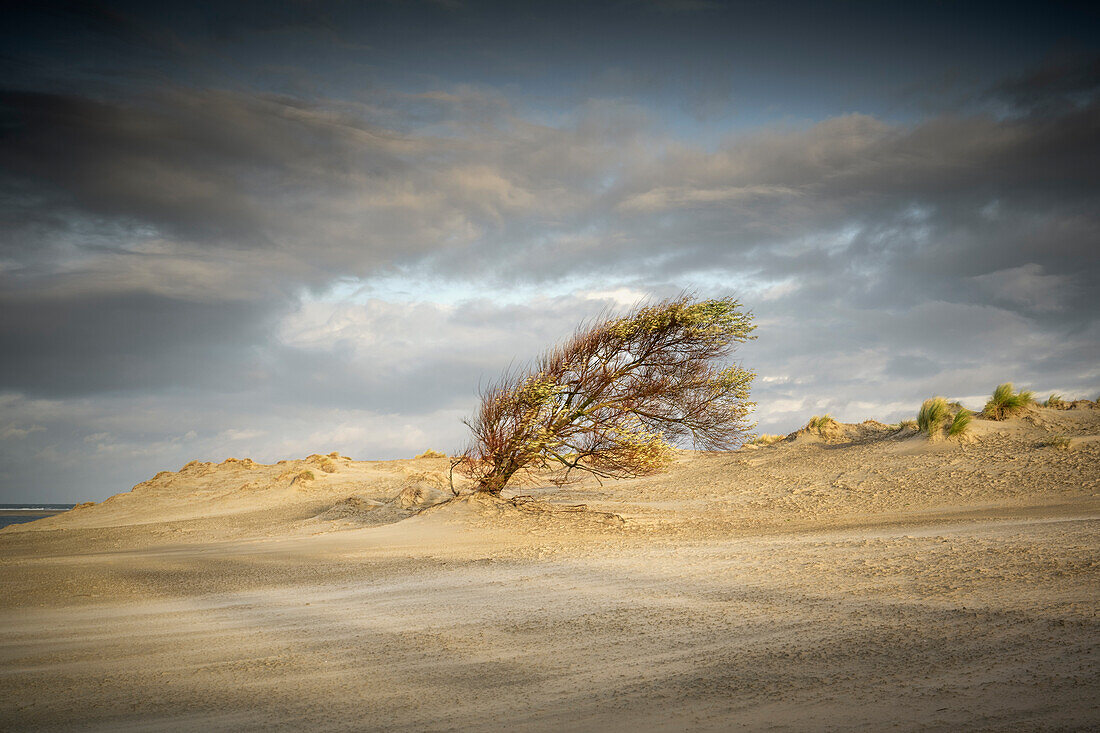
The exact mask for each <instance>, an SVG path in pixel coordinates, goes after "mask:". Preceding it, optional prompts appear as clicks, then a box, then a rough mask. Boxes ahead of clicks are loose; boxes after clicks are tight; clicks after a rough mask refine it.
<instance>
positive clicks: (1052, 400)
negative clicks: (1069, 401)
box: [1043, 394, 1066, 407]
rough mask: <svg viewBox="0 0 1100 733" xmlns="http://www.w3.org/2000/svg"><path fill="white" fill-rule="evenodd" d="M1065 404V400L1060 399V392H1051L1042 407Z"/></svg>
mask: <svg viewBox="0 0 1100 733" xmlns="http://www.w3.org/2000/svg"><path fill="white" fill-rule="evenodd" d="M1065 404H1066V401H1065V400H1064V399H1062V395H1060V394H1052V395H1051V396H1050V397H1047V401H1046V402H1044V403H1043V407H1062V406H1064V405H1065Z"/></svg>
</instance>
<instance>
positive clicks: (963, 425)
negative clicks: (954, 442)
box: [947, 407, 974, 438]
mask: <svg viewBox="0 0 1100 733" xmlns="http://www.w3.org/2000/svg"><path fill="white" fill-rule="evenodd" d="M973 419H974V413H973V412H971V411H970V410H968V409H966V408H965V407H960V408H959V411H958V412H956V413H955V417H954V418H953V419H952V420H951V426H950V427H949V428H947V435H948V437H951V438H955V437H958V436H960V435H965V434H966V431H967V430H969V429H970V421H971V420H973Z"/></svg>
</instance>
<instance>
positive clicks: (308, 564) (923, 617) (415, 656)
mask: <svg viewBox="0 0 1100 733" xmlns="http://www.w3.org/2000/svg"><path fill="white" fill-rule="evenodd" d="M1056 435H1064V436H1067V437H1068V438H1069V445H1068V448H1066V449H1059V448H1056V447H1053V446H1051V445H1050V444H1051V442H1052V438H1053V437H1054V436H1056ZM1098 458H1100V409H1097V408H1096V406H1095V405H1093V404H1092V403H1077V404H1075V405H1074V406H1073V409H1064V410H1054V409H1046V408H1033V409H1032V410H1030V411H1029V412H1028V413H1027V414H1025V415H1024V416H1023V417H1021V418H1019V419H1015V420H1009V421H1005V422H993V421H985V420H977V421H975V422H974V423H973V428H972V430H971V433H970V435H969V436H968V437H966V438H965V439H963V440H939V441H929V440H927V439H926V438H925V437H923V436H920V435H917V434H915V433H914V432H913V431H904V430H903V431H898V430H895V429H891V428H890V427H888V426H885V425H882V424H880V423H875V422H873V421H868V422H865V423H862V424H859V425H835V426H830V427H829V428H828V429H826V430H824V431H821V432H820V433H819V432H816V431H800V432H798V433H795V434H792V435H791V436H789V437H788V438H787V439H786V440H784V441H782V442H779V443H776V444H774V445H770V446H766V447H746V448H744V449H742V450H740V451H736V452H733V453H709V454H708V453H693V452H684V453H682V454H681V455H680V456H679V458H678V460H677V462H676V464H675V465H674V466H673V467H672V469H671V470H670V471H669V472H667V473H664V474H661V475H657V476H651V477H646V478H641V479H634V480H628V481H619V482H610V483H607V482H605V483H604V484H603V485H600V484H598V483H596V482H591V481H590V482H585V483H581V484H578V485H575V486H571V487H568V488H566V489H563V490H556V489H552V487H541V486H538V485H535V486H529V487H522V488H520V489H517V491H516V493H522V494H529V495H531V496H532V497H533V498H534V499H535V501H532V502H528V503H519V504H516V505H514V504H512V503H507V502H494V501H489V500H484V499H476V498H475V499H465V500H462V501H455V502H448V503H445V504H438V502H440V501H441V500H443V499H446V498H447V497H448V496H449V495H450V490H449V488H448V486H447V477H446V467H447V462H446V460H445V459H427V458H426V459H417V460H406V461H386V462H366V461H353V460H350V459H348V458H346V457H342V456H339V455H330V456H311V457H310V458H307V459H304V460H300V461H284V462H281V463H279V464H275V465H261V464H256V463H253V462H252V461H249V460H246V459H242V460H230V461H226V462H224V463H221V464H216V465H215V464H207V463H192V464H189V465H188V466H185V467H184V468H183V469H182V470H180V471H179V472H175V473H167V472H166V473H162V474H159V475H158V476H156V477H154V478H153V479H150V480H149V481H146V482H144V483H142V484H139V485H138V486H136V487H134V489H133V490H132V491H130V492H127V493H124V494H120V495H118V496H115V497H112V498H111V499H108V500H107V501H105V502H101V503H99V504H95V505H91V506H85V507H81V508H78V509H76V510H74V511H71V512H67V513H65V514H61V515H57V516H55V517H50V518H47V519H43V520H40V521H37V522H32V523H29V524H21V525H15V526H12V527H9V528H7V529H5V530H3V531H2V532H0V562H2V564H3V569H2V574H0V583H2V586H0V587H2V589H3V593H2V595H0V629H2V631H0V720H3V721H4V727H8V728H13V729H50V730H66V729H76V728H79V729H81V730H87V729H93V730H119V729H123V730H124V729H128V728H132V729H143V730H144V729H150V728H166V729H173V730H178V729H190V728H203V729H207V730H239V729H242V728H244V729H256V728H261V727H262V728H283V729H302V728H308V729H321V730H482V729H486V730H500V729H511V730H532V731H534V730H563V729H564V730H632V731H638V730H685V729H690V730H729V729H748V730H758V729H769V730H841V729H844V730H848V729H853V728H854V729H863V730H882V729H884V728H888V727H889V728H892V729H900V730H959V729H977V730H1005V729H1024V730H1033V729H1040V730H1063V729H1088V728H1095V727H1097V725H1100V675H1098V668H1097V657H1098V655H1100V651H1098V649H1097V642H1098V640H1100V619H1098V617H1097V601H1098V600H1100V545H1098V542H1097V529H1098V528H1100V471H1097V460H1098ZM579 504H583V505H585V506H586V507H587V511H555V510H554V509H555V507H556V508H558V509H559V510H560V509H564V508H565V507H567V506H570V505H579ZM429 507H430V508H429Z"/></svg>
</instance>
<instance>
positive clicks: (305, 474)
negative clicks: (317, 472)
mask: <svg viewBox="0 0 1100 733" xmlns="http://www.w3.org/2000/svg"><path fill="white" fill-rule="evenodd" d="M315 478H317V477H316V476H314V475H313V471H302V472H301V473H299V474H298V475H297V476H296V477H295V479H296V480H298V481H313V480H314V479H315Z"/></svg>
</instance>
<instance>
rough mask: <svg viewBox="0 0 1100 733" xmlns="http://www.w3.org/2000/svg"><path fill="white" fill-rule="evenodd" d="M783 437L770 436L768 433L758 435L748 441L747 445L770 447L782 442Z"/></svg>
mask: <svg viewBox="0 0 1100 733" xmlns="http://www.w3.org/2000/svg"><path fill="white" fill-rule="evenodd" d="M785 437H787V436H785V435H772V434H770V433H760V435H757V436H756V437H754V438H753V439H752V440H750V441H749V445H771V444H772V443H778V442H779V441H781V440H783V439H784V438H785Z"/></svg>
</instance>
